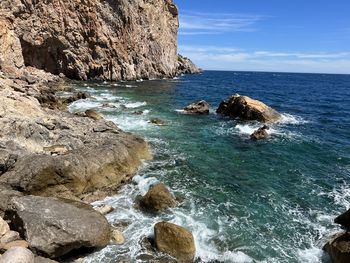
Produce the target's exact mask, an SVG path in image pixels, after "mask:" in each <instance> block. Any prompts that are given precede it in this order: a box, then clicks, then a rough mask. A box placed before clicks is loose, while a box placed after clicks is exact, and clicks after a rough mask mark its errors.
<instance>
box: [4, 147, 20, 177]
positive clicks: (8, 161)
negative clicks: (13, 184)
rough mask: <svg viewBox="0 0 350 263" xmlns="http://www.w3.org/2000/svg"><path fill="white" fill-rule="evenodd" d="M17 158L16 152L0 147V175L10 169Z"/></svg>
mask: <svg viewBox="0 0 350 263" xmlns="http://www.w3.org/2000/svg"><path fill="white" fill-rule="evenodd" d="M17 158H18V156H17V155H16V154H11V153H9V152H8V151H6V150H2V149H0V175H2V174H3V173H5V172H7V171H8V170H9V169H11V168H12V167H13V166H14V165H15V163H16V161H17Z"/></svg>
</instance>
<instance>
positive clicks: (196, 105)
mask: <svg viewBox="0 0 350 263" xmlns="http://www.w3.org/2000/svg"><path fill="white" fill-rule="evenodd" d="M209 107H210V106H209V103H208V102H206V101H205V100H201V101H198V102H193V103H191V104H190V105H188V106H186V107H185V108H184V111H185V113H190V114H209Z"/></svg>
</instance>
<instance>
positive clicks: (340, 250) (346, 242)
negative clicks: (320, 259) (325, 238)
mask: <svg viewBox="0 0 350 263" xmlns="http://www.w3.org/2000/svg"><path fill="white" fill-rule="evenodd" d="M323 249H324V250H325V251H327V253H328V254H329V256H330V258H331V260H332V262H333V263H348V262H350V233H349V232H342V233H339V234H337V235H335V236H334V237H333V238H332V239H331V240H330V241H329V242H328V243H327V244H326V245H325V246H324V247H323Z"/></svg>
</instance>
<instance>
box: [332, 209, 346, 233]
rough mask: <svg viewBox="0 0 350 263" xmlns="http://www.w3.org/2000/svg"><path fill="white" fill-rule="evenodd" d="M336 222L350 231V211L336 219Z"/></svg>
mask: <svg viewBox="0 0 350 263" xmlns="http://www.w3.org/2000/svg"><path fill="white" fill-rule="evenodd" d="M334 222H335V223H337V224H340V225H342V226H343V227H345V228H346V229H348V230H349V229H350V209H349V210H348V211H346V212H344V213H343V214H341V215H340V216H338V217H336V218H335V219H334Z"/></svg>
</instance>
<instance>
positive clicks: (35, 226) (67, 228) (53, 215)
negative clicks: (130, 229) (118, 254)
mask: <svg viewBox="0 0 350 263" xmlns="http://www.w3.org/2000/svg"><path fill="white" fill-rule="evenodd" d="M5 218H7V219H9V220H11V228H12V229H14V230H16V231H18V232H19V233H20V234H21V236H24V237H25V239H26V240H27V241H28V243H29V247H30V248H31V249H32V250H33V251H35V252H36V253H40V254H42V255H46V256H48V257H50V258H56V257H59V256H62V255H65V254H67V253H69V252H70V251H72V250H74V249H79V248H84V247H88V248H90V247H104V246H106V245H107V244H108V242H109V239H110V230H109V224H108V222H107V220H106V219H105V217H104V216H102V215H101V214H100V213H98V212H96V211H95V210H94V209H93V208H92V207H91V206H89V205H86V204H84V203H80V202H74V201H68V200H63V199H57V198H52V197H38V196H24V197H15V198H13V199H12V203H11V205H10V206H9V209H8V210H7V211H6V213H5Z"/></svg>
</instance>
